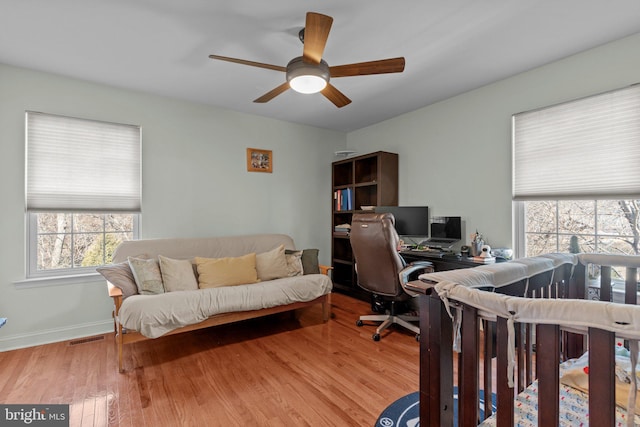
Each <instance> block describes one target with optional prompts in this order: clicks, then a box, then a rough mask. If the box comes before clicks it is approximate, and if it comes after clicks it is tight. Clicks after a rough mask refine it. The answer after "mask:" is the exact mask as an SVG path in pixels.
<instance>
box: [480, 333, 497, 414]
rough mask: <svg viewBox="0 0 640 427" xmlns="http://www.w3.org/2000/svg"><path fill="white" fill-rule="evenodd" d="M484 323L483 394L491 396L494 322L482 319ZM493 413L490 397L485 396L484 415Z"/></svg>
mask: <svg viewBox="0 0 640 427" xmlns="http://www.w3.org/2000/svg"><path fill="white" fill-rule="evenodd" d="M483 324H484V357H483V369H484V381H483V382H484V387H483V388H484V395H485V396H491V395H492V394H493V381H492V378H493V369H492V364H491V360H492V359H493V352H494V348H493V336H494V335H493V332H494V331H495V323H494V322H489V321H486V320H485V321H483ZM492 413H493V407H492V405H491V399H489V398H487V397H485V399H484V416H485V418H489V417H490V416H491V414H492Z"/></svg>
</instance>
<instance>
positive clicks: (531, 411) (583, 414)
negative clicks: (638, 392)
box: [480, 360, 640, 427]
mask: <svg viewBox="0 0 640 427" xmlns="http://www.w3.org/2000/svg"><path fill="white" fill-rule="evenodd" d="M575 362H576V361H575V360H572V361H567V362H565V363H563V364H561V365H560V375H561V376H562V375H563V373H564V372H566V371H567V370H568V369H570V368H572V367H573V364H574V363H575ZM513 412H514V420H515V422H514V425H515V426H518V427H538V381H534V382H533V383H532V384H531V385H530V386H529V387H527V388H526V389H525V390H524V391H523V392H522V393H520V394H519V395H518V397H517V398H516V400H515V402H514V408H513ZM585 420H587V421H586V422H585ZM588 420H589V395H588V394H587V393H584V392H582V391H580V390H578V389H576V388H573V387H570V386H567V385H564V384H561V385H560V427H576V426H588V425H589V423H588ZM495 425H496V419H495V414H494V415H492V416H491V417H489V418H487V419H486V420H484V421H483V422H482V423H481V424H480V426H482V427H490V426H495ZM626 425H627V411H626V409H623V408H621V407H619V406H616V423H615V426H619V427H625V426H626ZM634 425H636V426H640V417H639V416H637V415H636V416H635V420H634Z"/></svg>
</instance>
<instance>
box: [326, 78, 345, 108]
mask: <svg viewBox="0 0 640 427" xmlns="http://www.w3.org/2000/svg"><path fill="white" fill-rule="evenodd" d="M321 93H322V94H323V95H324V96H325V98H327V99H328V100H329V101H331V102H333V103H334V104H335V106H336V107H338V108H342V107H344V106H345V105H349V104H351V100H350V99H349V98H347V97H346V95H345V94H344V93H342V92H340V91H339V90H338V89H336V87H335V86H334V85H332V84H331V83H328V84H327V86H326V87H325V88H324V89H322V91H321Z"/></svg>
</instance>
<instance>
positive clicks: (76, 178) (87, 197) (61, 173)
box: [25, 111, 141, 212]
mask: <svg viewBox="0 0 640 427" xmlns="http://www.w3.org/2000/svg"><path fill="white" fill-rule="evenodd" d="M25 133H26V171H27V173H26V199H27V200H26V204H27V210H29V211H94V212H95V211H99V212H140V209H141V129H140V127H139V126H133V125H122V124H116V123H107V122H100V121H95V120H86V119H78V118H72V117H64V116H58V115H52V114H44V113H38V112H32V111H28V112H27V113H26V132H25Z"/></svg>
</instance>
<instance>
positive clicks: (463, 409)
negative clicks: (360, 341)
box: [410, 255, 640, 427]
mask: <svg viewBox="0 0 640 427" xmlns="http://www.w3.org/2000/svg"><path fill="white" fill-rule="evenodd" d="M593 263H598V266H599V268H600V271H601V279H600V298H601V300H603V301H611V300H612V292H611V271H612V270H611V269H612V268H613V267H622V268H624V269H625V271H626V282H625V296H624V302H625V304H637V292H638V284H637V268H638V266H640V257H609V256H603V255H597V256H594V255H584V256H582V255H581V256H578V257H577V263H576V264H575V265H567V264H563V265H559V266H557V267H556V268H555V269H554V271H553V274H552V275H549V272H545V273H544V274H539V275H535V276H532V277H529V278H528V279H527V283H526V286H524V287H523V282H522V281H517V282H516V283H513V284H510V285H509V286H503V287H500V288H499V289H496V292H501V293H503V294H506V295H514V294H515V295H517V296H522V294H519V292H520V291H522V290H523V289H525V292H524V296H526V297H527V298H547V299H567V298H569V299H586V298H587V294H588V293H587V289H588V285H589V283H588V276H587V268H588V265H589V264H593ZM411 286H413V287H412V288H411V290H414V291H418V290H420V291H421V292H422V293H423V295H421V297H420V324H421V342H420V354H421V356H420V425H421V426H423V427H425V426H429V427H435V426H438V427H440V426H452V425H453V388H454V386H457V387H458V402H459V408H458V409H459V412H458V420H459V424H458V425H460V426H476V425H477V424H478V422H479V421H482V420H481V419H480V411H479V407H478V402H479V397H480V390H481V389H482V390H483V391H484V395H485V397H486V398H485V399H484V400H485V405H484V408H483V409H484V414H485V417H489V416H490V415H492V408H491V398H490V397H489V396H491V395H492V393H495V394H496V402H497V413H496V422H497V425H498V427H503V426H513V425H514V398H515V396H516V395H517V394H518V393H520V392H521V391H522V390H523V389H524V388H526V387H527V386H528V385H530V384H531V383H532V381H534V380H535V379H537V380H538V390H539V394H538V397H539V401H538V404H539V406H538V408H539V413H538V414H539V418H538V422H539V425H558V422H559V388H560V387H559V382H560V378H559V365H560V363H561V362H562V361H563V360H565V359H566V358H568V357H578V356H580V355H581V354H583V353H584V351H585V350H587V348H586V345H587V344H588V350H589V368H590V371H589V389H590V390H597V393H592V394H590V396H589V413H590V421H589V422H590V425H614V420H615V374H614V368H613V366H614V365H615V364H614V360H615V354H614V344H615V339H616V338H615V337H616V332H614V331H611V330H607V328H599V327H590V328H588V330H584V331H583V332H581V333H575V332H569V331H567V330H565V328H563V327H561V325H560V324H542V323H541V322H528V323H524V322H523V323H516V324H515V326H514V330H515V342H516V358H515V359H516V367H515V372H516V373H515V375H514V377H515V378H514V383H513V384H511V385H510V384H509V376H508V372H509V363H508V360H509V348H510V343H509V339H508V337H509V321H508V319H507V317H500V316H497V317H495V318H493V319H491V318H487V316H486V313H485V312H483V311H482V310H478V308H476V307H474V306H472V305H469V304H464V303H458V302H456V301H455V300H452V301H450V304H453V305H455V306H456V307H457V308H459V309H460V310H461V313H462V320H461V341H460V349H461V351H460V353H458V354H455V353H454V352H452V350H451V349H452V346H453V342H454V338H453V336H454V330H455V325H454V323H453V322H452V319H451V318H450V315H449V313H448V312H447V309H446V307H445V305H444V304H443V301H442V299H441V295H438V293H437V292H436V291H435V287H434V286H433V285H431V284H427V285H425V284H424V283H412V284H411V285H410V287H411ZM522 302H526V301H525V300H524V299H523V300H522ZM567 303H569V301H567ZM581 304H582V303H581ZM587 304H589V303H587ZM634 310H635V309H634ZM636 312H637V311H634V313H636ZM565 326H566V325H565ZM569 326H571V325H569ZM634 327H635V329H636V330H640V323H638V325H634ZM569 329H571V330H572V331H573V330H574V329H573V328H572V327H570V328H569ZM618 336H620V331H618ZM635 339H637V337H636V338H635ZM627 343H628V341H627ZM492 361H494V362H493V363H492ZM494 364H495V367H494ZM456 372H457V375H456V376H455V377H454V373H456Z"/></svg>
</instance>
